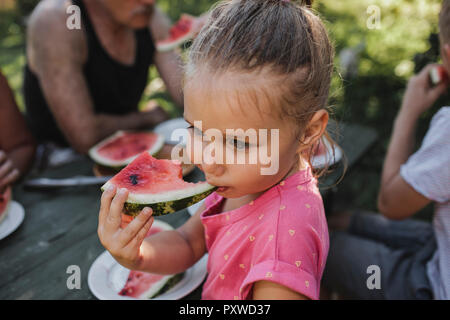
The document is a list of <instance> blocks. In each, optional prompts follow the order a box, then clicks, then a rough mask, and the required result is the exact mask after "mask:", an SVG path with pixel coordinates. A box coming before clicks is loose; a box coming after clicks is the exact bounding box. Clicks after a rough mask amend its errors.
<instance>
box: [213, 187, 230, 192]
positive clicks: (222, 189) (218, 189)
mask: <svg viewBox="0 0 450 320" xmlns="http://www.w3.org/2000/svg"><path fill="white" fill-rule="evenodd" d="M227 189H228V187H219V188H217V190H216V191H217V192H224V191H226V190H227Z"/></svg>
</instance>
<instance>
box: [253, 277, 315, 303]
mask: <svg viewBox="0 0 450 320" xmlns="http://www.w3.org/2000/svg"><path fill="white" fill-rule="evenodd" d="M253 300H309V298H308V297H306V296H304V295H302V294H300V293H298V292H295V291H293V290H291V289H289V288H287V287H285V286H283V285H281V284H278V283H275V282H270V281H258V282H256V283H255V284H254V286H253Z"/></svg>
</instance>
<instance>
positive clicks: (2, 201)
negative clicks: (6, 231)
mask: <svg viewBox="0 0 450 320" xmlns="http://www.w3.org/2000/svg"><path fill="white" fill-rule="evenodd" d="M10 201H11V188H10V187H8V188H6V190H5V191H4V192H3V193H1V194H0V221H1V220H3V218H4V217H5V216H6V213H7V210H8V204H9V202H10Z"/></svg>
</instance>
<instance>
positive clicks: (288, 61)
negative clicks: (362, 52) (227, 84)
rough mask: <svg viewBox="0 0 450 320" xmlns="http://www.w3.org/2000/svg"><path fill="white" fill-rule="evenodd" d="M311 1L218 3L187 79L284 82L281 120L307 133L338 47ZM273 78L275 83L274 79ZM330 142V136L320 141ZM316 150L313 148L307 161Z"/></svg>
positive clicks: (192, 53)
mask: <svg viewBox="0 0 450 320" xmlns="http://www.w3.org/2000/svg"><path fill="white" fill-rule="evenodd" d="M311 3H312V1H283V0H228V1H222V2H219V3H218V4H217V5H216V6H215V7H214V8H213V9H212V11H211V14H210V17H209V20H208V21H207V23H206V24H205V26H204V27H203V29H202V31H201V32H200V34H199V35H198V36H197V38H196V39H195V40H194V42H193V44H192V46H191V48H190V52H189V55H188V62H187V69H186V77H187V78H189V77H191V76H192V75H193V74H194V72H195V71H196V70H197V69H200V68H205V67H206V68H207V69H208V71H211V72H213V73H219V72H223V71H238V72H245V73H252V72H259V71H261V70H262V69H263V68H264V69H265V70H267V69H268V70H269V72H270V73H271V74H273V75H276V76H278V77H276V79H277V80H279V79H281V81H282V84H281V83H279V85H278V86H274V87H277V90H278V96H279V99H278V100H279V104H280V107H281V108H280V111H281V112H280V116H281V117H286V116H287V117H289V118H290V119H292V120H293V121H295V123H296V124H297V128H298V130H297V131H298V132H296V134H297V137H299V138H300V136H301V135H302V134H303V132H302V131H304V128H305V127H306V125H307V123H308V122H309V120H310V119H311V118H312V116H313V115H314V113H315V112H316V111H318V110H320V109H325V108H327V107H326V104H327V101H328V95H329V89H330V83H331V76H332V72H333V58H334V48H333V45H332V44H331V42H330V40H329V38H328V34H327V31H326V29H325V26H324V25H323V23H322V21H321V20H320V18H319V17H318V16H317V15H316V14H315V13H313V11H312V9H311V7H310V6H311ZM274 79H275V78H274ZM325 138H328V140H329V141H330V142H331V143H334V142H333V141H332V140H331V138H330V137H329V135H328V133H326V134H325V135H324V137H321V139H325ZM317 146H318V144H317V145H316V146H310V147H311V148H310V150H309V157H308V158H310V157H311V155H312V154H313V151H314V150H313V149H314V147H317Z"/></svg>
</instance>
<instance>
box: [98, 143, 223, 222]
mask: <svg viewBox="0 0 450 320" xmlns="http://www.w3.org/2000/svg"><path fill="white" fill-rule="evenodd" d="M110 185H114V186H116V188H126V189H127V190H128V191H129V194H128V199H127V201H126V203H125V206H124V213H125V214H128V215H131V216H136V215H138V214H139V213H140V211H141V210H142V209H143V208H145V207H151V208H152V209H153V216H159V215H163V214H168V213H173V212H176V211H179V210H181V209H184V208H187V207H189V206H191V205H193V204H195V203H197V202H199V201H200V200H203V199H204V198H206V197H207V196H208V195H209V194H211V193H212V192H213V191H214V190H215V189H216V188H217V187H215V186H212V185H210V184H209V183H207V182H205V181H203V182H198V183H191V182H186V181H184V180H183V175H182V169H181V164H180V163H179V162H178V161H174V160H166V159H161V160H158V159H155V158H153V157H152V156H151V155H150V154H149V153H147V152H143V153H141V154H140V155H139V156H138V157H137V158H136V159H135V160H133V162H131V163H130V164H129V165H128V166H126V167H125V168H123V169H122V170H121V171H120V172H119V173H118V174H116V175H115V176H114V177H112V178H111V179H110V180H109V181H108V182H106V183H105V184H104V185H103V186H102V188H101V189H102V191H104V190H106V189H107V188H108V187H109V186H110Z"/></svg>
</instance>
